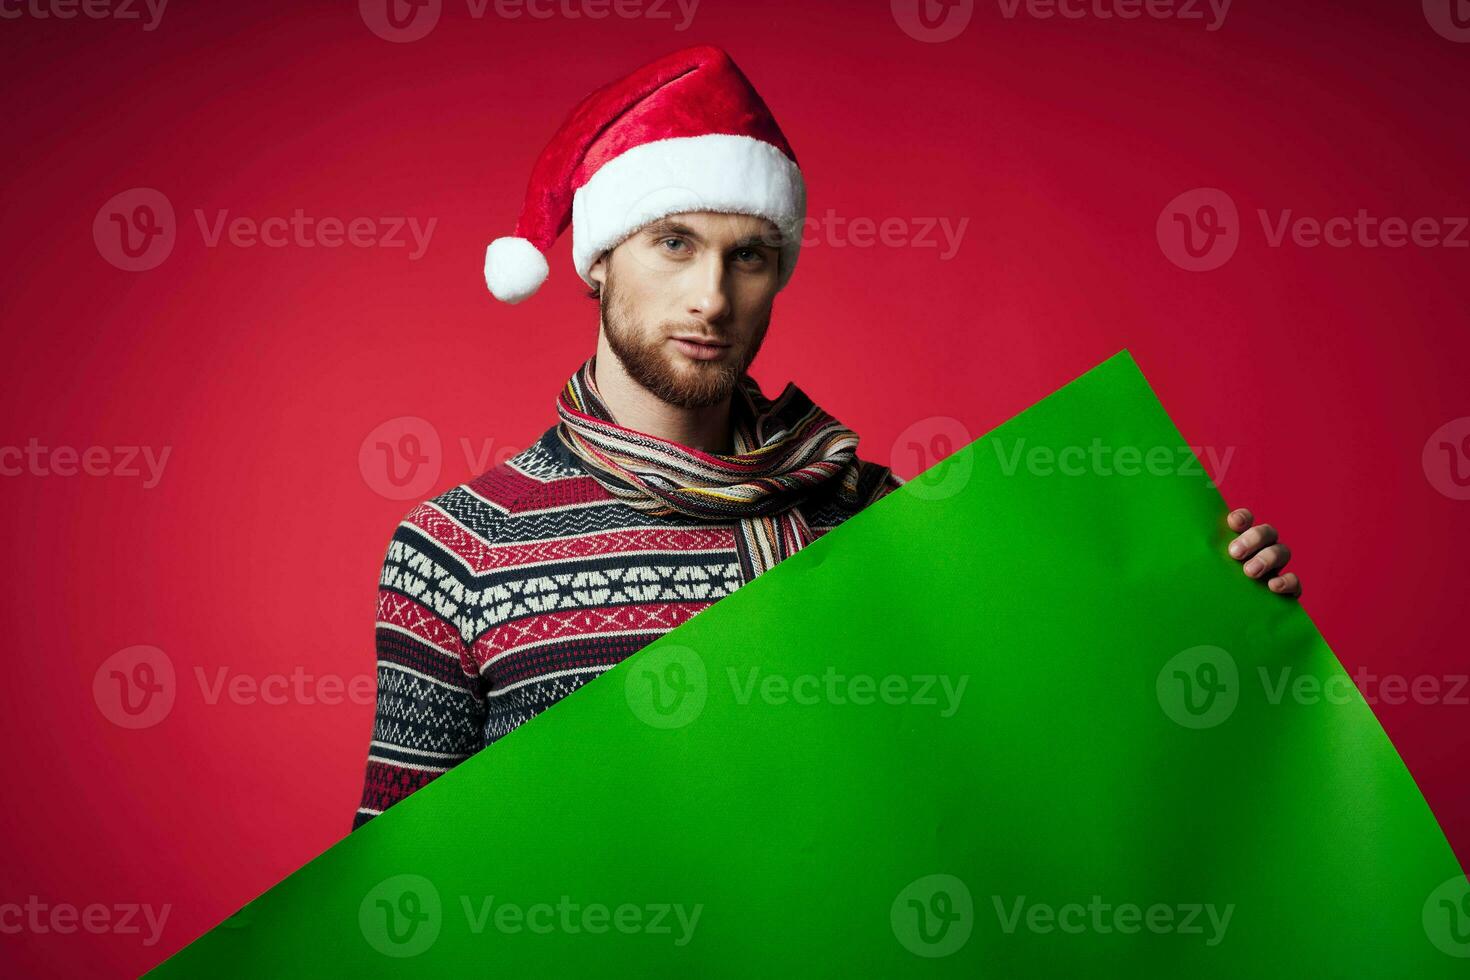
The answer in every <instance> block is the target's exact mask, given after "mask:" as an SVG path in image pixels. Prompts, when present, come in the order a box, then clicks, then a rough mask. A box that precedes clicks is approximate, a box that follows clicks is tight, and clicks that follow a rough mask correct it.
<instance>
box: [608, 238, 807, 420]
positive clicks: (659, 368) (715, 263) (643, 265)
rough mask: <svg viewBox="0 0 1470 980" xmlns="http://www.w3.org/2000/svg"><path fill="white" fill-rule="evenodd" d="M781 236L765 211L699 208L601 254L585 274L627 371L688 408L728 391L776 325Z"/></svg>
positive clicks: (718, 398)
mask: <svg viewBox="0 0 1470 980" xmlns="http://www.w3.org/2000/svg"><path fill="white" fill-rule="evenodd" d="M777 236H778V232H777V230H776V227H775V226H774V225H773V224H771V223H770V222H769V221H767V220H765V219H764V218H757V217H753V216H751V215H743V214H717V213H713V212H703V211H702V212H692V213H687V214H676V215H670V216H669V217H667V218H664V219H661V220H659V221H656V222H654V223H652V224H650V225H647V226H646V227H644V228H642V229H640V230H639V231H637V232H635V233H634V234H633V235H632V236H631V237H629V238H628V239H627V240H625V241H624V242H622V243H621V244H619V245H618V246H617V247H616V248H614V249H613V250H611V251H610V252H607V253H605V254H604V255H603V256H602V257H601V258H599V259H598V260H597V262H596V263H595V264H594V265H593V266H592V268H591V269H590V270H589V273H588V275H589V276H590V277H591V278H592V280H593V281H594V282H596V283H598V284H599V286H600V288H601V300H600V306H601V309H602V326H603V331H604V333H605V334H606V335H607V341H608V346H609V347H611V348H612V351H613V353H614V354H616V355H617V357H618V360H620V361H621V362H622V364H623V368H624V370H626V371H627V372H628V375H629V376H630V377H632V378H633V380H634V381H636V382H637V383H638V384H640V385H642V386H643V387H644V388H646V389H648V390H649V391H650V392H652V393H653V394H654V395H656V396H657V397H658V398H660V399H661V400H663V401H665V402H668V403H669V404H670V405H677V406H679V407H681V408H703V407H705V406H708V405H715V404H718V403H719V402H720V401H721V400H723V399H724V398H725V396H727V395H729V394H730V393H731V392H732V391H733V390H734V388H735V385H736V384H737V383H738V382H739V380H740V378H741V376H742V375H744V373H745V371H746V369H747V368H748V367H749V366H750V364H751V362H752V361H754V360H755V355H756V353H757V352H758V351H759V350H760V346H761V341H762V340H764V339H765V335H766V328H767V327H769V326H770V322H771V304H772V301H773V300H774V299H775V297H776V279H777V274H778V272H779V258H780V247H779V245H780V240H779V238H778V237H777ZM680 338H686V339H683V340H681V339H680ZM700 341H702V342H703V343H699V342H700Z"/></svg>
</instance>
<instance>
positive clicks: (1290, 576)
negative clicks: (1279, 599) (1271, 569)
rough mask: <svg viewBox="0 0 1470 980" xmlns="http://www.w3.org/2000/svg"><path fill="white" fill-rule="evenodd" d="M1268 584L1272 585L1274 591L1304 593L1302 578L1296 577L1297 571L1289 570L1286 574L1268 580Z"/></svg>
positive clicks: (1294, 593) (1292, 594)
mask: <svg viewBox="0 0 1470 980" xmlns="http://www.w3.org/2000/svg"><path fill="white" fill-rule="evenodd" d="M1266 585H1267V586H1269V587H1270V589H1271V591H1272V592H1279V593H1281V594H1282V595H1287V596H1300V595H1301V594H1302V583H1301V579H1299V578H1297V577H1296V572H1287V573H1286V574H1285V575H1278V576H1276V577H1275V578H1273V579H1272V580H1271V581H1269V582H1267V583H1266Z"/></svg>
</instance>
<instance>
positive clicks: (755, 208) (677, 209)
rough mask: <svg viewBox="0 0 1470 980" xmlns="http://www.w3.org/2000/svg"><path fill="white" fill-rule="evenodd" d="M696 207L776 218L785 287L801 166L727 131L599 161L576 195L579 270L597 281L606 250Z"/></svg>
mask: <svg viewBox="0 0 1470 980" xmlns="http://www.w3.org/2000/svg"><path fill="white" fill-rule="evenodd" d="M692 211H715V212H721V213H730V214H752V215H757V216H759V217H762V218H766V219H767V220H769V221H771V222H772V223H773V224H774V225H775V226H776V227H777V228H779V229H781V234H782V237H783V242H784V244H783V245H782V247H781V269H780V276H779V279H778V285H777V288H780V287H783V286H785V285H786V282H787V280H789V279H790V278H791V273H792V272H793V271H794V270H795V268H796V257H797V254H798V253H799V252H800V250H801V232H802V225H803V223H804V222H805V220H806V184H805V182H804V181H803V180H802V177H801V170H800V169H799V168H798V167H797V165H796V164H795V163H794V162H792V160H791V158H790V157H788V156H786V154H784V153H782V152H781V151H780V149H778V148H777V147H776V146H774V145H773V144H771V143H767V142H765V141H764V140H758V139H755V138H754V137H751V136H738V135H733V134H728V133H711V134H709V135H705V136H679V137H674V138H671V139H663V140H654V141H653V142H651V143H642V144H639V145H638V146H634V147H632V148H630V149H628V150H626V151H624V152H623V153H620V154H619V155H618V156H616V157H614V158H613V159H611V160H609V161H608V162H607V163H605V164H603V165H602V166H601V167H599V168H598V170H597V172H596V173H594V174H593V175H592V177H591V178H590V179H589V180H588V181H587V183H585V184H583V185H582V186H581V187H579V188H577V191H576V193H575V194H574V195H573V196H572V262H573V264H574V265H575V266H576V269H577V275H579V276H581V277H582V280H583V281H584V282H586V283H587V285H589V286H590V285H593V283H592V280H591V279H590V278H588V270H589V269H591V268H592V264H593V263H594V262H596V261H597V257H598V256H599V255H601V254H602V253H603V252H605V251H607V250H608V249H610V248H612V247H614V246H615V245H617V244H618V243H619V242H621V241H623V240H624V239H625V238H627V237H628V236H629V235H631V234H633V232H635V231H637V230H638V229H639V228H642V227H643V226H644V225H646V224H648V223H649V222H652V221H656V220H658V219H659V218H663V217H666V216H667V215H671V214H682V213H684V212H692ZM492 288H493V287H492Z"/></svg>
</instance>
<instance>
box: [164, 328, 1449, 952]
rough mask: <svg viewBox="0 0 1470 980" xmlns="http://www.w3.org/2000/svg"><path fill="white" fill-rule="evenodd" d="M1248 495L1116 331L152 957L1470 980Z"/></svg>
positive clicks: (1437, 842) (1442, 865)
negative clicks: (1029, 397) (1231, 526)
mask: <svg viewBox="0 0 1470 980" xmlns="http://www.w3.org/2000/svg"><path fill="white" fill-rule="evenodd" d="M1221 397H1222V398H1223V397H1225V395H1224V393H1222V394H1221ZM1225 513H1226V507H1225V504H1224V502H1223V501H1222V499H1221V497H1220V494H1219V493H1218V491H1217V490H1216V489H1215V488H1214V487H1213V486H1212V485H1211V484H1210V483H1209V480H1208V478H1207V476H1206V474H1205V472H1204V470H1203V469H1202V468H1201V467H1200V465H1199V463H1198V462H1197V461H1196V460H1195V458H1194V456H1193V454H1191V453H1190V452H1189V450H1188V448H1187V447H1186V445H1185V442H1184V440H1183V439H1182V438H1181V436H1180V434H1179V433H1178V431H1177V430H1176V429H1175V428H1174V426H1173V424H1172V423H1171V422H1170V421H1169V418H1168V416H1167V415H1166V414H1165V412H1164V410H1163V408H1162V407H1161V406H1160V405H1159V403H1158V401H1157V399H1156V398H1155V397H1154V395H1153V393H1152V392H1151V391H1150V389H1149V387H1148V384H1147V382H1146V381H1145V380H1144V378H1143V376H1142V375H1141V374H1140V373H1139V371H1138V369H1137V367H1136V366H1135V364H1134V362H1133V361H1132V359H1131V358H1130V357H1129V356H1128V355H1127V353H1126V352H1125V353H1122V354H1119V355H1117V356H1115V357H1113V358H1111V359H1110V360H1108V361H1106V362H1105V363H1103V364H1102V365H1100V366H1098V367H1097V368H1095V369H1093V370H1092V371H1090V372H1088V373H1087V374H1086V375H1084V376H1082V377H1081V378H1079V379H1077V380H1076V381H1074V382H1072V383H1071V384H1069V385H1067V386H1066V387H1064V388H1062V389H1061V390H1060V391H1058V392H1056V393H1055V394H1053V395H1051V396H1050V397H1048V398H1046V399H1044V400H1043V401H1041V402H1039V403H1038V404H1036V405H1035V406H1033V407H1032V408H1030V409H1028V410H1027V411H1025V412H1023V413H1022V414H1020V415H1018V416H1017V417H1015V418H1014V419H1012V420H1010V421H1009V422H1007V423H1005V424H1004V425H1002V426H1000V427H999V428H997V429H995V430H994V431H992V432H990V433H989V434H987V435H986V436H984V437H983V438H981V439H978V440H976V441H975V442H974V443H972V444H971V445H969V446H967V447H964V448H962V449H960V450H959V451H957V452H955V453H954V454H953V455H952V456H950V457H949V458H948V459H946V460H945V461H943V462H941V463H940V464H938V465H937V466H935V467H933V468H932V469H930V470H929V471H928V472H926V473H925V474H923V475H921V476H920V477H918V478H916V479H915V480H913V481H911V482H910V483H909V484H908V485H907V486H905V487H904V488H902V489H901V490H899V491H897V492H895V493H893V494H891V495H890V496H888V497H886V498H884V499H883V500H881V501H879V502H878V503H876V504H875V505H873V506H872V507H871V508H869V509H868V510H867V511H865V512H863V513H862V514H859V515H858V516H857V517H855V518H853V519H852V520H850V521H849V522H848V523H846V524H844V525H842V526H841V527H839V528H838V529H836V530H834V531H832V532H831V533H829V534H828V535H826V536H825V537H823V538H821V539H820V540H818V541H816V542H815V543H814V544H812V545H811V546H809V547H807V548H806V549H804V550H802V551H801V552H798V553H797V554H796V555H794V556H793V557H791V558H790V559H788V560H786V561H784V562H782V563H781V564H780V565H779V566H777V567H776V568H774V569H773V570H771V571H770V572H768V573H766V574H765V575H763V576H761V577H760V578H758V579H756V580H755V581H754V582H752V583H750V584H749V585H746V586H744V587H742V588H741V589H739V590H738V591H736V592H735V593H733V594H731V595H730V596H728V597H726V598H724V599H722V600H720V601H719V602H717V603H715V604H714V605H713V606H711V607H710V608H709V609H707V610H705V611H704V612H702V613H700V614H699V615H698V616H695V617H694V618H693V619H692V620H690V621H689V622H688V623H686V624H684V625H683V626H680V627H679V628H678V629H675V630H673V631H672V632H670V633H668V634H667V635H665V636H663V637H661V638H660V639H658V640H657V641H655V642H653V643H651V644H650V645H649V646H647V647H646V648H644V649H643V650H641V651H640V652H639V653H637V654H635V655H634V656H633V657H631V658H629V659H628V660H627V661H625V662H624V663H622V664H620V665H618V666H617V667H615V668H614V669H612V670H610V671H608V672H607V673H606V674H604V675H603V676H601V677H599V678H597V679H596V680H594V681H592V682H590V683H589V684H588V685H587V686H586V687H584V688H583V689H581V690H579V691H577V692H576V693H575V694H573V695H572V696H570V697H568V698H566V699H565V700H563V701H562V702H560V703H558V704H557V705H555V706H553V707H552V708H550V709H549V710H547V711H546V712H544V713H543V714H542V715H540V716H538V717H537V718H535V719H533V720H532V721H530V722H529V723H527V724H525V725H523V726H522V727H521V728H519V729H517V730H516V731H515V732H513V733H511V734H510V735H509V736H507V737H506V738H504V739H502V740H501V741H499V742H498V743H496V744H495V745H493V746H491V747H490V748H489V749H487V750H485V751H483V752H481V753H480V754H478V755H477V756H475V757H474V758H472V759H470V760H469V761H468V762H466V763H464V764H462V765H460V766H459V767H457V768H455V769H453V770H451V771H450V772H448V773H447V774H445V775H444V776H442V777H440V778H439V779H438V780H436V781H435V782H433V783H431V784H430V785H429V786H427V787H425V788H424V789H422V790H420V791H419V792H418V793H415V794H414V795H413V796H412V797H410V798H408V799H407V800H405V801H404V802H402V803H400V804H399V805H397V806H395V807H393V808H391V809H390V810H388V811H386V812H385V813H384V814H383V815H382V816H380V817H378V818H376V819H375V820H373V821H372V822H371V823H369V824H368V825H367V826H365V827H363V828H362V829H361V830H359V831H357V832H355V833H353V834H352V835H351V836H349V837H347V838H346V839H344V840H343V841H341V842H340V843H338V844H337V845H335V846H334V847H332V848H331V849H330V850H328V851H327V852H326V853H324V854H322V855H321V856H320V857H318V858H316V859H315V860H313V861H312V862H311V863H309V864H307V865H306V866H305V867H303V868H302V869H300V870H299V871H297V872H296V873H295V874H293V875H291V876H290V877H288V878H287V879H286V880H284V881H282V882H281V883H280V884H278V885H277V886H276V887H274V888H272V889H271V890H270V891H268V892H266V893H265V894H263V895H261V896H260V897H259V898H257V899H256V900H255V901H253V902H251V903H250V904H249V905H247V906H246V907H245V908H243V909H241V910H240V912H238V913H237V914H236V915H234V916H232V917H231V918H230V919H228V920H227V921H226V922H224V923H222V924H221V925H220V926H218V927H217V928H215V929H214V930H213V931H211V932H209V933H208V934H206V935H205V936H203V937H202V938H200V939H199V940H197V941H196V942H194V943H193V944H192V945H191V946H189V947H187V948H186V949H185V950H183V951H182V952H180V953H179V954H178V955H176V956H174V957H173V958H172V959H170V960H169V961H168V962H166V963H165V964H163V965H162V966H161V967H159V968H158V969H157V970H156V971H155V974H156V975H158V976H162V977H169V976H210V977H223V976H237V975H238V976H245V975H251V976H256V975H279V974H286V975H297V974H311V975H327V976H347V975H354V976H369V975H375V974H378V973H385V972H389V971H392V972H397V973H403V974H421V975H426V976H429V975H433V976H446V975H451V974H459V973H462V974H466V975H470V974H472V975H492V976H515V975H520V976H544V975H551V976H565V975H591V974H601V975H613V976H624V975H637V976H680V977H685V976H701V977H723V976H729V977H742V978H749V977H752V976H757V977H759V976H786V975H791V974H797V973H800V974H806V975H844V976H895V975H923V976H930V975H932V976H939V975H953V976H965V977H1082V976H1088V977H1092V976H1110V975H1116V976H1127V977H1137V976H1161V977H1162V976H1168V977H1181V976H1183V977H1189V978H1191V980H1200V978H1207V977H1232V978H1234V977H1247V976H1251V977H1255V976H1314V977H1349V976H1352V977H1357V976H1373V977H1380V976H1402V977H1415V978H1421V977H1440V976H1444V977H1450V976H1454V977H1463V976H1467V975H1470V886H1467V883H1466V879H1465V876H1464V873H1463V871H1462V870H1461V868H1460V866H1459V864H1458V862H1457V860H1456V858H1455V856H1454V854H1453V853H1452V851H1451V850H1450V848H1449V846H1448V844H1447V842H1446V840H1445V837H1444V835H1443V833H1442V832H1441V830H1440V828H1439V826H1438V824H1437V823H1436V821H1435V819H1434V816H1433V814H1432V813H1431V812H1430V810H1429V808H1428V807H1427V806H1426V804H1425V802H1424V799H1423V796H1422V795H1421V794H1420V792H1419V790H1418V788H1417V787H1416V786H1415V784H1414V781H1413V779H1412V777H1411V776H1410V775H1409V773H1408V771H1407V770H1406V769H1405V767H1404V765H1403V763H1402V762H1401V761H1400V759H1399V757H1398V755H1397V753H1396V752H1395V750H1394V748H1393V746H1392V744H1391V743H1390V742H1389V740H1388V739H1387V737H1386V736H1385V735H1384V733H1383V730H1382V728H1381V727H1380V726H1379V724H1378V722H1377V720H1376V719H1375V718H1374V716H1373V713H1372V711H1371V710H1370V708H1369V707H1368V705H1367V704H1366V703H1365V702H1364V700H1363V698H1362V697H1361V696H1360V695H1359V693H1358V691H1357V689H1356V687H1354V685H1353V684H1352V682H1351V680H1349V679H1348V677H1347V675H1346V674H1345V672H1344V671H1343V669H1342V667H1341V666H1340V665H1339V664H1338V662H1337V660H1336V658H1335V657H1334V656H1333V654H1332V651H1331V650H1329V649H1328V647H1327V645H1326V644H1325V643H1324V642H1323V640H1322V638H1321V636H1320V635H1319V634H1318V632H1317V630H1316V628H1315V627H1314V626H1313V625H1312V622H1311V620H1310V619H1309V618H1308V616H1307V614H1306V612H1305V611H1304V610H1303V609H1302V608H1301V606H1300V605H1298V604H1297V603H1296V602H1294V601H1292V600H1289V599H1284V598H1282V597H1280V596H1277V595H1274V594H1272V593H1270V592H1269V591H1268V590H1267V589H1266V588H1265V587H1264V586H1263V585H1261V584H1260V583H1258V582H1255V581H1252V580H1250V579H1248V578H1246V577H1245V576H1244V575H1242V574H1241V571H1240V566H1239V564H1238V563H1236V562H1235V561H1233V560H1231V559H1230V558H1229V557H1228V556H1227V555H1226V553H1225V545H1226V543H1227V541H1228V540H1229V538H1231V537H1233V535H1231V534H1230V532H1229V531H1228V530H1227V528H1226V526H1225ZM282 819H285V817H284V815H283V816H282ZM222 844H224V845H225V846H228V842H222ZM200 873H201V874H208V869H207V868H201V869H200Z"/></svg>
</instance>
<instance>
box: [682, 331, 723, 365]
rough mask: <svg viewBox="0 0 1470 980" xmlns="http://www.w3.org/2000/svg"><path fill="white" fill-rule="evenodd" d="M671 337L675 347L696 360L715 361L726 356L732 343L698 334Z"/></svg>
mask: <svg viewBox="0 0 1470 980" xmlns="http://www.w3.org/2000/svg"><path fill="white" fill-rule="evenodd" d="M669 339H670V340H672V341H673V343H674V346H675V347H677V348H679V350H680V351H682V352H684V353H685V354H688V355H689V356H690V357H692V358H694V359H695V360H696V361H713V360H715V359H716V358H719V357H723V356H725V351H727V350H729V349H730V345H729V344H727V343H725V342H723V341H719V340H714V339H712V338H709V337H700V336H699V335H697V334H683V335H680V336H677V337H671V338H669Z"/></svg>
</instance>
